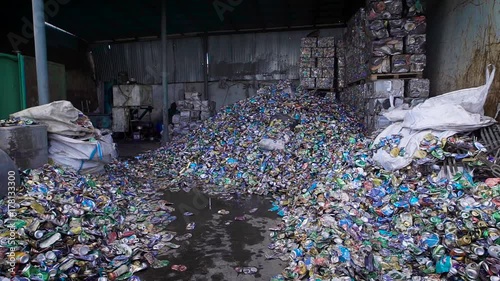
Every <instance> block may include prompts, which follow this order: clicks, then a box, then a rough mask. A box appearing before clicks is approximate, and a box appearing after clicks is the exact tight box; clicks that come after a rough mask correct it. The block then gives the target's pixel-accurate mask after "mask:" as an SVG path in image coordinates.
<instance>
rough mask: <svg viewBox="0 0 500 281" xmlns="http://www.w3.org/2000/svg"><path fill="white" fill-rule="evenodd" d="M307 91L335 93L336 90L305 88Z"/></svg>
mask: <svg viewBox="0 0 500 281" xmlns="http://www.w3.org/2000/svg"><path fill="white" fill-rule="evenodd" d="M304 90H306V91H315V92H318V91H320V92H335V88H326V89H324V88H305V89H304Z"/></svg>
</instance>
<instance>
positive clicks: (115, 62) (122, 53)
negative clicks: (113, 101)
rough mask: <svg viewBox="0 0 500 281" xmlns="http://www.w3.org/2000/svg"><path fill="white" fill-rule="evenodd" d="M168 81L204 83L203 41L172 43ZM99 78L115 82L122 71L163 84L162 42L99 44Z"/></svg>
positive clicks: (96, 54)
mask: <svg viewBox="0 0 500 281" xmlns="http://www.w3.org/2000/svg"><path fill="white" fill-rule="evenodd" d="M167 48H168V49H167V56H168V57H167V60H168V62H169V63H168V81H169V83H178V82H199V81H203V66H202V62H203V48H202V40H201V39H200V38H185V39H175V40H169V41H168V46H167ZM92 52H93V55H94V59H95V62H96V72H97V77H98V79H99V80H101V81H112V80H114V79H116V78H117V76H118V73H119V72H120V71H126V72H128V76H129V78H135V79H136V80H137V82H139V83H144V84H161V82H162V81H161V42H160V41H158V40H157V41H145V42H131V43H122V44H112V45H110V47H108V45H107V44H104V45H96V46H94V47H93V48H92Z"/></svg>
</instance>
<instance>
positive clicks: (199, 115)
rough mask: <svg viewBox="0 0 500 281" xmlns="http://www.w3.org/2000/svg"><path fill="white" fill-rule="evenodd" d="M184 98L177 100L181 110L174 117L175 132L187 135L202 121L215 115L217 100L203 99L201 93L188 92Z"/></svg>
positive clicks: (178, 107)
mask: <svg viewBox="0 0 500 281" xmlns="http://www.w3.org/2000/svg"><path fill="white" fill-rule="evenodd" d="M184 98H185V99H184V100H180V101H177V109H178V110H179V111H180V113H179V114H176V115H174V116H173V118H172V123H173V124H174V128H173V133H174V134H180V135H185V134H188V133H189V132H190V131H192V130H193V129H195V128H196V127H198V126H199V125H200V124H201V121H203V120H206V119H208V118H209V117H210V116H213V115H215V102H213V101H208V100H201V95H200V93H197V92H186V93H185V94H184Z"/></svg>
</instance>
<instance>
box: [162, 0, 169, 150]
mask: <svg viewBox="0 0 500 281" xmlns="http://www.w3.org/2000/svg"><path fill="white" fill-rule="evenodd" d="M161 62H162V63H161V67H162V72H161V77H162V85H163V134H162V138H161V143H162V145H166V144H167V143H168V142H169V141H170V132H169V124H170V120H169V118H168V108H169V107H170V104H169V102H168V77H167V74H168V70H167V0H162V5H161Z"/></svg>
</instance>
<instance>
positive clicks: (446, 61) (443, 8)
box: [427, 0, 500, 116]
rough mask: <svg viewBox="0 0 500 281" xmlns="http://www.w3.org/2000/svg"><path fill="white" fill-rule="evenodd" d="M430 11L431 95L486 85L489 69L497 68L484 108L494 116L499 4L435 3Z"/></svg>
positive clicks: (481, 0) (499, 64) (498, 98)
mask: <svg viewBox="0 0 500 281" xmlns="http://www.w3.org/2000/svg"><path fill="white" fill-rule="evenodd" d="M432 5H433V6H432V9H429V11H430V14H429V21H428V28H427V29H428V35H427V36H428V38H427V53H428V54H427V72H428V77H429V78H430V80H431V95H440V94H443V93H446V92H449V91H453V90H457V89H462V88H469V87H476V86H480V85H483V84H484V83H485V80H486V78H485V76H486V75H485V72H486V65H487V64H493V65H495V66H496V68H497V72H496V77H495V80H494V81H493V84H492V86H491V88H490V91H489V96H488V99H487V100H486V104H485V113H486V114H487V115H489V116H494V115H495V113H496V110H497V104H499V103H500V78H499V73H500V16H499V14H500V1H489V0H477V1H454V0H443V1H439V3H432Z"/></svg>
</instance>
